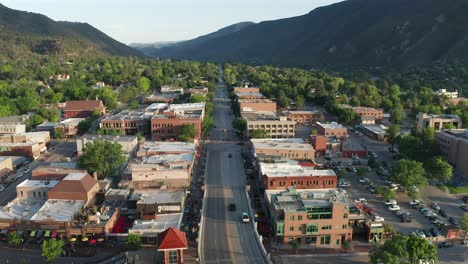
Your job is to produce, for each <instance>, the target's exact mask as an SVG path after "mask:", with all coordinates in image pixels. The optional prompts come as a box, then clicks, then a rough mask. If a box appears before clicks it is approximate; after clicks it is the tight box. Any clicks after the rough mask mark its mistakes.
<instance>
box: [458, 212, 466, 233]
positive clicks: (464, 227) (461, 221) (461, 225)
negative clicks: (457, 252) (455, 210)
mask: <svg viewBox="0 0 468 264" xmlns="http://www.w3.org/2000/svg"><path fill="white" fill-rule="evenodd" d="M458 222H459V223H460V227H461V229H463V231H465V232H468V213H464V214H463V215H462V217H460V221H458Z"/></svg>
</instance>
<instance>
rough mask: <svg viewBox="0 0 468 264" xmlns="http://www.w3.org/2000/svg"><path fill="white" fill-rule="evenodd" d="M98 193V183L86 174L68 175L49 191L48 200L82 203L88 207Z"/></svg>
mask: <svg viewBox="0 0 468 264" xmlns="http://www.w3.org/2000/svg"><path fill="white" fill-rule="evenodd" d="M98 191H99V182H98V181H97V180H96V179H94V178H93V177H91V176H89V175H88V174H87V173H70V174H68V175H67V176H66V177H65V178H63V180H61V181H60V182H59V183H57V185H55V187H54V188H52V189H51V190H50V191H49V199H58V200H75V201H83V202H84V204H85V205H89V204H91V203H92V202H93V201H94V198H95V196H96V193H97V192H98Z"/></svg>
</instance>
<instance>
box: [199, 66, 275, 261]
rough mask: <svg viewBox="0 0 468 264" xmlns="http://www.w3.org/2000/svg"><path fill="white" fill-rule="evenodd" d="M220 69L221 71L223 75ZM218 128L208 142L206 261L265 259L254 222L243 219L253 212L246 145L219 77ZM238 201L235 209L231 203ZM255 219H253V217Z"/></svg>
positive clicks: (203, 243)
mask: <svg viewBox="0 0 468 264" xmlns="http://www.w3.org/2000/svg"><path fill="white" fill-rule="evenodd" d="M221 72H222V71H221V69H220V75H221ZM214 102H215V107H214V113H213V118H214V121H215V128H213V130H212V133H211V135H210V142H209V143H208V144H207V148H206V149H207V163H206V174H205V181H206V191H205V202H204V206H205V208H204V215H203V216H204V220H203V222H202V235H201V261H202V263H265V262H266V261H265V260H264V258H263V255H262V252H261V248H260V247H261V245H259V243H258V240H257V239H256V237H255V233H254V230H253V225H252V224H247V223H242V221H241V214H242V212H249V209H248V208H249V204H248V203H249V202H248V200H247V196H246V194H245V175H244V168H243V163H242V157H241V151H242V147H243V146H242V145H240V144H238V143H239V138H238V137H237V136H236V135H235V133H234V132H233V129H232V113H231V108H230V101H229V99H228V92H227V89H226V86H225V85H224V84H223V83H222V79H221V76H220V77H219V85H218V88H217V90H216V96H215V99H214ZM230 203H234V204H236V210H235V211H229V210H228V205H229V204H230ZM251 221H253V219H251Z"/></svg>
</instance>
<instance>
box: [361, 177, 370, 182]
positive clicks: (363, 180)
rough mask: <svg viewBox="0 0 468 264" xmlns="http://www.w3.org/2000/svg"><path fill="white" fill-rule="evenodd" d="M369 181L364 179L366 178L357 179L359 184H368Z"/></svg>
mask: <svg viewBox="0 0 468 264" xmlns="http://www.w3.org/2000/svg"><path fill="white" fill-rule="evenodd" d="M369 181H370V179H369V178H366V177H361V178H359V183H366V182H369Z"/></svg>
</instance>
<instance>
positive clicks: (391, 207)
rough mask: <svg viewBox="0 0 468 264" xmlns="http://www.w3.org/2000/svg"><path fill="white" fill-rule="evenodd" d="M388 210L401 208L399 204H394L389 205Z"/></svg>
mask: <svg viewBox="0 0 468 264" xmlns="http://www.w3.org/2000/svg"><path fill="white" fill-rule="evenodd" d="M388 210H389V211H398V210H400V206H398V205H396V204H393V205H390V206H389V207H388Z"/></svg>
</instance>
